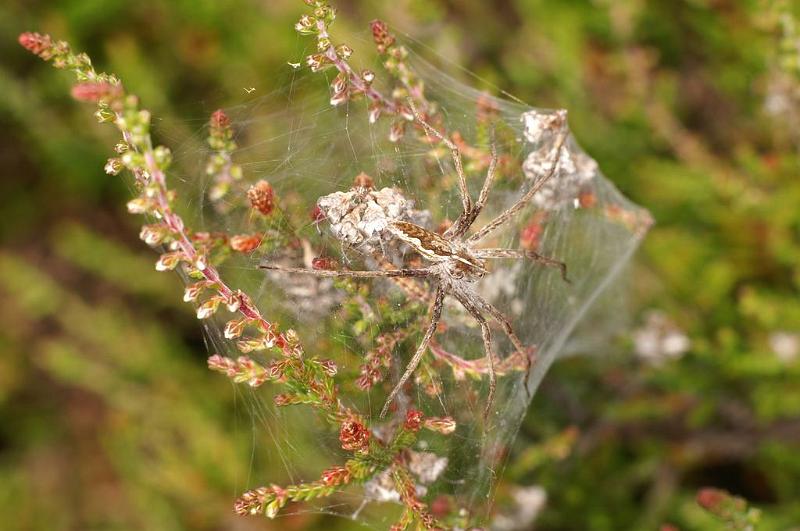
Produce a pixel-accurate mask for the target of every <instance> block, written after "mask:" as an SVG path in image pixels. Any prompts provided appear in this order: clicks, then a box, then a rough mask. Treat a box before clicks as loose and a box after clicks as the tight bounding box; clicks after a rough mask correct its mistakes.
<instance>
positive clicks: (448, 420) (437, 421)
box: [423, 417, 456, 435]
mask: <svg viewBox="0 0 800 531" xmlns="http://www.w3.org/2000/svg"><path fill="white" fill-rule="evenodd" d="M423 426H424V427H425V429H428V430H431V431H437V432H439V433H441V434H444V435H449V434H451V433H453V432H454V431H455V430H456V421H455V420H453V419H452V417H431V418H427V419H425V420H424V422H423Z"/></svg>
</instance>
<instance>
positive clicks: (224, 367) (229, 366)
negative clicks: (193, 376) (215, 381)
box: [208, 354, 236, 376]
mask: <svg viewBox="0 0 800 531" xmlns="http://www.w3.org/2000/svg"><path fill="white" fill-rule="evenodd" d="M208 368H209V369H211V370H212V371H217V372H221V373H223V374H225V375H227V376H234V375H235V374H236V362H235V361H233V360H232V359H230V358H227V357H225V356H220V355H219V354H214V355H212V356H209V357H208Z"/></svg>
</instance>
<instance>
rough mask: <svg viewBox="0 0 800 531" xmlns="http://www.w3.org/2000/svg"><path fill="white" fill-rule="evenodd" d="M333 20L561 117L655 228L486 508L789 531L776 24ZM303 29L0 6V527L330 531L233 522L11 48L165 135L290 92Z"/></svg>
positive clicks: (133, 262) (52, 6)
mask: <svg viewBox="0 0 800 531" xmlns="http://www.w3.org/2000/svg"><path fill="white" fill-rule="evenodd" d="M335 5H336V6H337V7H338V8H340V17H339V20H338V21H337V23H336V26H335V30H336V37H337V39H339V40H347V36H348V35H350V34H352V33H353V32H357V33H358V34H359V35H360V36H361V37H360V38H363V37H364V35H365V31H366V29H367V23H368V22H369V21H370V20H371V19H373V18H376V17H380V18H383V19H385V20H387V21H389V22H391V23H392V24H394V25H395V26H396V27H397V28H399V29H401V30H406V31H409V33H410V34H411V35H412V36H413V37H415V38H417V39H419V40H421V41H422V42H424V43H426V44H427V45H429V46H431V47H433V48H434V49H436V50H437V51H438V52H439V53H441V54H443V55H444V56H446V57H447V58H449V59H451V60H452V61H454V62H456V63H458V64H461V65H463V66H464V67H466V68H468V69H470V70H472V71H474V72H476V73H477V74H478V75H479V76H481V77H482V78H483V79H484V80H486V83H487V87H488V86H489V85H490V84H491V85H495V86H498V87H502V88H503V89H505V90H507V91H508V92H510V93H511V94H514V95H515V96H518V97H520V98H521V99H523V100H525V101H527V102H529V103H531V104H534V105H536V106H541V107H565V108H567V109H569V111H570V120H571V124H572V129H573V131H574V133H575V135H576V136H577V138H578V139H579V141H580V142H581V144H582V145H583V147H584V148H585V149H586V151H587V152H588V153H589V154H591V155H592V156H593V157H595V158H596V159H597V160H598V162H599V163H600V167H601V168H602V169H603V171H604V173H605V174H606V175H607V176H608V177H609V178H610V179H611V180H612V181H613V182H615V183H616V184H617V185H618V186H619V187H620V188H621V189H622V190H623V192H624V193H625V194H626V195H628V196H629V197H631V198H632V199H633V200H634V201H636V202H638V203H640V204H643V205H644V206H646V207H647V208H648V209H650V211H651V212H652V213H653V215H654V217H655V219H656V223H657V224H656V226H655V227H654V229H653V230H652V232H651V233H650V234H649V236H648V237H647V239H646V241H645V244H644V246H643V249H642V250H641V251H640V252H639V253H638V255H637V259H636V263H635V265H634V266H633V268H632V269H631V274H630V275H629V278H630V280H631V283H632V288H633V289H632V293H631V296H630V301H629V305H630V307H631V309H632V318H631V320H632V329H631V330H630V331H629V333H627V334H625V335H624V336H623V337H621V338H619V340H618V341H617V342H616V343H614V344H611V345H605V346H602V348H600V347H601V346H598V349H599V351H592V352H587V353H586V354H587V355H586V356H577V357H571V358H569V359H565V360H562V361H560V362H558V363H556V365H555V366H554V367H553V369H552V370H551V372H550V374H549V376H548V377H547V378H546V379H545V383H544V384H543V386H542V388H541V390H540V392H539V394H538V395H537V396H536V397H535V399H534V401H533V404H532V407H531V409H530V410H529V414H528V418H526V419H525V422H524V424H523V427H522V430H521V433H520V436H519V438H518V440H517V443H516V445H515V447H514V449H513V450H512V453H511V455H510V462H509V467H508V469H507V470H506V473H505V478H504V480H503V485H502V486H501V488H500V491H499V495H498V502H499V503H500V505H501V507H502V510H503V511H505V513H506V515H507V516H509V515H510V516H509V518H510V520H511V521H512V523H513V522H516V525H517V526H518V528H520V529H529V528H533V527H534V526H535V527H536V528H537V529H554V530H562V529H563V530H569V529H599V530H605V529H608V530H618V529H642V530H644V529H658V528H659V527H660V526H663V525H666V524H670V525H672V526H675V528H679V529H716V528H720V526H721V525H722V524H720V523H719V522H718V521H717V520H715V519H714V517H713V516H711V515H709V514H708V513H706V512H705V511H703V510H702V509H701V508H700V507H699V506H698V505H697V504H696V502H695V500H694V497H695V494H696V492H697V490H698V488H700V487H703V486H717V487H720V488H724V489H727V490H728V491H730V492H732V493H734V494H736V495H739V496H742V497H743V498H746V499H747V500H749V501H750V502H751V503H752V504H753V505H755V506H756V507H759V508H760V509H761V510H762V511H763V515H762V528H763V529H790V528H792V527H793V526H795V528H800V527H797V526H800V451H798V450H799V449H800V379H798V377H799V376H800V297H798V294H799V293H798V292H799V291H800V290H799V289H798V288H800V179H798V177H800V172H799V171H798V170H800V164H798V162H799V159H798V150H800V40H798V39H800V36H798V33H797V32H798V31H799V30H798V29H797V25H798V15H800V7H798V6H796V5H795V6H793V5H792V2H791V1H785V2H780V1H755V0H752V1H748V0H739V1H736V0H623V1H617V0H593V1H590V0H575V1H570V2H564V1H563V0H498V1H495V2H488V1H484V0H459V1H457V2H456V1H453V0H395V1H394V2H391V3H386V2H379V1H367V0H363V1H355V0H340V1H337V2H335ZM304 7H305V6H304V5H303V4H302V2H301V1H300V0H262V1H256V0H218V1H211V0H191V1H190V0H159V1H157V0H142V1H139V2H129V1H124V0H103V1H98V0H52V1H35V0H5V1H4V2H3V3H2V5H0V56H1V57H2V58H3V59H2V62H1V63H0V69H2V70H0V135H1V136H2V139H1V140H0V168H2V180H0V209H2V210H1V211H2V217H1V218H0V220H1V221H0V241H2V250H0V301H2V303H0V323H2V325H0V522H2V523H0V527H2V528H3V529H9V530H14V529H158V530H161V529H165V530H169V529H198V530H205V529H208V530H211V529H317V528H323V526H324V527H326V528H329V529H347V528H350V527H353V525H354V524H353V523H352V522H346V521H342V520H334V519H330V518H329V517H326V516H325V515H322V514H303V515H301V516H296V517H292V518H286V519H281V520H278V521H277V522H276V523H270V522H267V521H265V520H262V519H259V518H255V519H241V518H237V517H235V516H234V515H233V514H232V510H231V504H232V501H233V499H234V498H235V496H237V495H238V494H239V491H240V490H241V489H242V488H243V487H244V486H246V483H247V476H248V473H249V472H250V467H251V464H250V459H251V452H252V450H253V448H252V442H251V434H250V433H249V430H250V429H251V424H250V421H249V420H248V418H247V417H248V411H247V408H246V407H242V406H241V404H240V403H239V402H238V401H237V393H236V391H234V390H233V389H232V387H231V385H230V384H229V383H228V382H227V381H226V380H225V379H224V378H223V377H220V376H218V375H215V374H212V373H210V372H208V371H207V370H206V368H205V358H206V349H205V346H204V343H203V339H202V334H201V331H200V328H199V326H198V324H197V321H196V319H194V317H193V314H192V311H191V308H189V307H188V306H186V305H185V304H183V303H182V302H181V286H180V285H179V282H178V281H177V279H176V278H174V277H173V276H170V275H163V274H157V273H156V272H155V271H154V270H153V265H152V264H153V261H154V255H153V254H152V253H151V252H150V251H149V250H148V249H146V247H145V246H144V245H142V244H141V242H139V241H138V239H137V234H138V223H139V220H138V219H135V218H131V217H130V216H128V215H127V213H126V212H125V209H124V203H125V201H126V199H127V198H128V195H129V190H128V186H127V185H126V184H125V183H126V181H124V180H123V179H119V178H113V177H108V176H106V175H105V174H104V173H103V172H102V166H103V163H104V162H105V159H106V158H107V157H108V156H109V154H110V152H111V146H112V145H113V143H114V142H115V141H116V135H115V132H114V131H113V129H112V128H109V127H102V126H98V125H97V124H96V123H95V122H94V120H93V118H92V117H91V112H90V109H89V108H88V107H87V106H85V105H80V104H77V103H74V102H72V101H70V99H69V96H68V94H69V86H70V81H71V79H70V76H69V75H67V74H64V73H63V72H57V71H54V70H52V69H51V68H49V67H48V66H46V65H44V64H42V63H41V61H39V60H38V59H36V58H34V57H32V56H29V55H28V54H27V53H26V52H25V51H24V50H22V49H21V48H20V47H19V46H18V44H17V42H16V36H17V34H18V33H19V32H21V31H26V30H35V31H41V32H49V33H52V34H53V35H54V36H57V37H58V38H63V39H67V40H69V41H70V42H71V43H72V44H73V46H74V48H75V49H78V50H85V51H87V52H89V53H90V54H91V55H92V57H93V58H94V61H95V64H96V65H97V66H98V68H99V69H101V70H106V71H113V72H116V73H117V74H119V75H120V76H121V77H122V79H123V80H124V81H125V84H126V86H127V87H128V89H129V90H131V91H132V92H135V93H137V94H139V95H140V96H141V97H142V100H143V102H144V104H145V106H146V107H148V108H149V109H151V110H152V111H153V114H154V116H156V117H160V118H164V119H166V120H167V121H168V122H169V123H170V124H177V125H172V126H171V127H174V128H175V130H169V129H168V130H166V131H162V133H163V134H165V135H166V136H168V137H169V136H174V137H175V138H181V137H185V136H187V135H188V134H191V133H194V132H196V131H198V130H199V128H200V127H201V126H202V124H203V122H204V121H205V120H206V117H207V115H208V113H209V112H210V111H212V110H213V109H214V108H216V107H220V106H225V105H228V104H230V103H235V102H237V101H239V100H241V98H242V94H243V91H244V89H245V88H247V87H256V88H257V90H259V91H261V92H262V93H266V92H268V91H270V90H272V89H274V88H276V87H279V86H280V85H281V84H282V83H284V82H285V75H284V74H276V73H277V72H285V71H286V68H285V65H286V62H287V61H298V60H299V59H300V58H301V57H302V52H303V50H304V48H305V47H306V46H307V44H308V43H307V42H304V41H303V40H302V38H300V37H298V36H297V35H296V34H295V32H294V31H293V29H292V26H293V24H294V22H295V21H296V19H297V18H298V16H299V15H300V14H301V13H302V12H303V10H304ZM359 60H360V58H359V57H358V56H356V57H354V61H355V63H356V64H357V63H358V61H359ZM371 60H372V59H371V58H369V59H368V61H369V62H371ZM471 82H473V83H474V80H473V81H471ZM481 88H486V87H481ZM181 128H183V130H180V129H181ZM166 141H167V142H169V138H167V139H166ZM131 279H135V281H133V282H132V281H131ZM514 485H522V486H533V485H536V486H539V487H541V488H542V489H544V492H546V495H547V502H546V504H545V507H544V509H542V511H541V512H540V513H539V514H538V515H537V516H536V519H535V523H533V524H531V523H530V518H527V519H526V518H524V517H523V516H524V515H520V514H517V513H518V512H519V508H517V509H516V511H517V512H515V509H514V507H513V495H514V493H515V492H519V491H516V490H515V488H516V487H514ZM270 526H271V527H270Z"/></svg>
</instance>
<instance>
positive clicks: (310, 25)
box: [294, 15, 317, 35]
mask: <svg viewBox="0 0 800 531" xmlns="http://www.w3.org/2000/svg"><path fill="white" fill-rule="evenodd" d="M294 29H295V31H297V32H298V33H300V35H311V34H312V33H316V31H317V19H315V18H314V17H311V16H309V15H303V16H302V17H300V20H299V21H297V24H295V25H294Z"/></svg>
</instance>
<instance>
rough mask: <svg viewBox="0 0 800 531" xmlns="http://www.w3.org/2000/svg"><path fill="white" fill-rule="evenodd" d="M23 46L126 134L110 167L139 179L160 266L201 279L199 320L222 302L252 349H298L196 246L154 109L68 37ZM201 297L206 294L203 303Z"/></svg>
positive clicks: (140, 205)
mask: <svg viewBox="0 0 800 531" xmlns="http://www.w3.org/2000/svg"><path fill="white" fill-rule="evenodd" d="M19 42H20V44H21V45H22V46H23V47H25V48H26V49H28V50H29V51H31V52H32V53H34V54H36V55H38V56H39V57H41V58H42V59H44V60H46V61H52V63H53V66H55V67H56V68H61V69H69V70H72V71H73V72H74V73H75V74H76V77H77V79H78V81H79V83H78V84H77V85H76V86H75V87H74V88H73V91H72V94H73V96H75V97H76V98H77V99H79V100H82V101H93V102H95V103H97V106H98V109H97V112H96V113H95V116H96V117H97V118H98V121H100V122H110V123H113V124H114V125H116V126H117V128H118V129H119V131H120V132H121V133H122V138H123V142H120V143H119V144H117V145H116V146H115V151H116V152H117V153H118V155H119V157H114V158H112V159H110V160H109V161H108V163H107V164H106V171H107V172H108V173H110V174H116V173H118V172H119V171H120V170H122V169H123V168H127V169H128V170H130V171H131V173H133V175H134V177H135V178H136V185H137V188H138V190H139V192H140V193H139V196H138V197H136V198H135V199H132V200H131V201H129V202H128V211H129V212H131V213H133V214H145V215H148V216H150V217H151V218H153V219H154V220H155V222H154V223H150V224H147V225H144V226H143V228H142V231H141V234H140V236H141V237H142V239H143V240H144V241H145V242H146V243H147V244H148V245H151V246H165V247H166V248H167V249H168V251H167V252H165V253H163V254H162V255H161V256H160V258H159V260H158V261H157V262H156V269H157V270H159V271H168V270H173V269H175V268H176V267H177V266H178V265H179V264H182V265H183V266H184V269H185V271H186V272H187V274H188V275H189V277H190V278H192V279H195V281H196V282H195V283H193V284H190V285H189V287H188V288H187V291H186V296H185V297H184V300H185V301H187V302H195V301H197V302H199V305H198V309H197V317H198V319H207V318H209V317H211V316H212V315H214V314H215V313H216V312H217V310H218V308H219V306H220V305H221V304H222V305H224V306H226V307H227V309H228V311H230V312H231V313H239V314H240V315H241V316H242V317H243V318H245V319H246V320H247V321H246V324H247V325H248V326H249V328H250V329H251V330H252V331H253V332H254V333H253V335H252V336H251V337H250V339H249V343H248V345H249V346H250V347H251V350H266V349H269V348H273V347H276V348H277V349H279V350H280V351H282V352H283V353H284V354H285V355H291V354H292V350H293V349H292V348H291V347H290V344H289V342H288V341H287V339H286V337H285V336H284V334H283V333H281V332H280V331H279V330H278V327H277V326H276V325H275V324H273V323H271V322H269V321H267V320H266V319H265V318H264V317H262V315H261V313H260V312H259V310H258V308H256V306H255V304H254V303H253V302H252V300H251V299H250V297H248V296H247V295H246V294H244V293H243V292H241V291H240V290H237V289H234V288H231V287H230V286H228V285H227V284H226V283H225V282H224V281H223V280H222V278H221V277H220V275H219V272H218V271H217V269H216V268H215V267H214V266H213V265H212V264H210V263H209V260H208V256H207V254H206V253H204V252H202V251H201V250H199V249H198V247H196V246H195V243H194V241H193V238H192V235H191V233H190V231H189V230H188V229H187V227H186V226H185V224H184V222H183V219H182V218H181V217H180V216H179V215H178V214H177V213H176V212H175V211H174V210H173V207H172V203H173V201H174V199H175V193H174V191H172V190H170V189H169V188H168V187H167V183H166V175H165V171H166V170H167V168H169V165H170V163H171V159H172V156H171V153H170V150H169V148H167V147H165V146H154V145H153V142H152V139H151V136H150V113H149V112H148V111H147V110H144V109H141V108H140V107H139V100H138V98H137V97H136V96H134V95H127V94H125V91H124V89H123V87H122V83H121V82H120V81H119V79H118V78H116V77H115V76H113V75H109V74H98V73H96V72H95V70H94V68H93V67H92V63H91V60H90V59H89V57H88V56H87V55H86V54H74V53H73V52H72V51H71V50H70V47H69V45H68V44H67V43H66V42H64V41H53V40H52V38H51V37H50V36H49V35H41V34H38V33H23V34H22V35H20V38H19ZM201 295H206V298H205V300H203V301H202V302H200V298H201Z"/></svg>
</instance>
